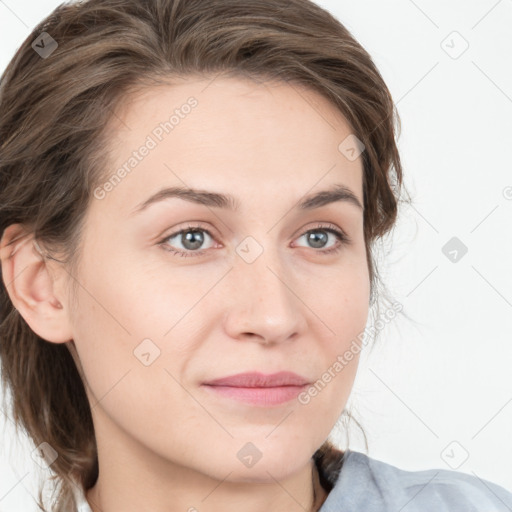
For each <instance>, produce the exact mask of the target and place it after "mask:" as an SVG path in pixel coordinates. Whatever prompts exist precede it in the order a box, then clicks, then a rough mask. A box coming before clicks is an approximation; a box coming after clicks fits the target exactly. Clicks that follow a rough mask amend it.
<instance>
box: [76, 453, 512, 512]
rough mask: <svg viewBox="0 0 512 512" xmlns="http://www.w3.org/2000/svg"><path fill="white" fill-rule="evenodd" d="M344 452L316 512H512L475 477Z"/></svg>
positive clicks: (82, 505) (83, 508)
mask: <svg viewBox="0 0 512 512" xmlns="http://www.w3.org/2000/svg"><path fill="white" fill-rule="evenodd" d="M345 452H346V453H345V457H344V462H343V466H342V468H341V471H340V474H339V476H338V479H337V480H336V484H335V486H334V488H333V489H332V490H331V492H330V493H329V495H328V496H327V499H326V500H325V502H324V504H323V505H322V507H321V508H320V512H434V511H435V512H447V511H450V512H512V493H511V492H509V491H507V490H506V489H504V488H503V487H500V486H499V485H497V484H494V483H491V482H489V481H487V480H482V479H481V478H479V477H477V476H473V475H468V474H466V473H461V472H458V471H450V470H447V469H427V470H423V471H406V470H403V469H399V468H397V467H395V466H393V465H391V464H387V463H385V462H382V461H379V460H376V459H373V458H371V457H368V456H367V455H365V454H364V453H360V452H355V451H352V450H346V451H345ZM76 497H77V500H78V504H79V506H78V512H91V509H90V507H89V505H88V504H87V501H86V500H85V498H84V496H83V495H82V494H77V496H76Z"/></svg>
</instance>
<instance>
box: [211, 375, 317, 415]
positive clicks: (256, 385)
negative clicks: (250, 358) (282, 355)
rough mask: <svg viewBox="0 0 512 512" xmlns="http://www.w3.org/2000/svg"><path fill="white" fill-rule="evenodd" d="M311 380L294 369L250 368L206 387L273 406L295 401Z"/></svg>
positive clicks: (225, 395)
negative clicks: (275, 370) (288, 370)
mask: <svg viewBox="0 0 512 512" xmlns="http://www.w3.org/2000/svg"><path fill="white" fill-rule="evenodd" d="M308 384H309V382H308V380H307V379H306V378H304V377H302V376H301V375H297V374H296V373H293V372H278V373H273V374H270V375H265V374H264V373H260V372H247V373H238V374H236V375H231V376H229V377H222V378H220V379H215V380H211V381H209V382H204V383H203V387H204V388H205V390H207V391H208V393H213V395H215V396H216V397H222V398H223V399H228V400H236V401H238V402H243V403H244V404H245V405H247V404H250V405H252V406H259V407H265V408H269V407H280V406H282V405H284V404H286V403H289V402H291V401H292V400H293V399H295V398H296V397H297V395H298V394H299V393H300V392H301V391H303V390H304V388H305V387H306V386H307V385H308Z"/></svg>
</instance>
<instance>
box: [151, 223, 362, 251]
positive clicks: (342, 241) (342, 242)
mask: <svg viewBox="0 0 512 512" xmlns="http://www.w3.org/2000/svg"><path fill="white" fill-rule="evenodd" d="M189 231H203V232H205V233H207V234H208V236H209V237H211V238H212V239H213V240H215V238H214V237H213V236H212V234H211V233H210V232H209V231H208V230H207V229H204V228H202V227H201V226H191V225H189V226H187V228H185V229H181V230H180V231H176V232H175V233H171V234H170V235H167V236H166V237H165V238H163V239H162V240H160V241H159V242H158V244H159V245H161V246H162V248H163V249H164V250H165V251H168V252H170V253H172V254H174V255H175V256H182V257H189V256H201V255H202V254H203V253H205V252H206V251H208V250H209V249H201V250H198V251H191V250H189V251H181V250H177V249H171V248H170V247H169V245H167V244H166V242H167V241H168V240H169V239H170V238H174V237H175V236H177V235H181V234H183V233H188V232H189ZM315 231H326V232H328V233H331V234H333V235H335V236H336V237H337V238H338V240H339V243H338V244H337V245H336V246H335V247H332V248H330V249H327V250H318V251H316V252H319V253H321V254H324V255H326V254H333V253H338V252H339V251H341V249H342V248H343V247H344V246H346V245H350V244H351V243H352V240H351V239H350V237H348V236H347V234H346V233H345V232H344V231H342V230H341V229H338V228H337V227H335V226H334V225H333V224H328V225H327V226H325V225H322V224H319V225H318V226H316V227H315V228H313V229H308V230H307V231H305V232H304V233H302V235H300V237H303V236H304V235H307V234H309V233H314V232H315ZM300 237H299V238H300Z"/></svg>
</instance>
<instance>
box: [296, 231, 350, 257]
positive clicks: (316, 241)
mask: <svg viewBox="0 0 512 512" xmlns="http://www.w3.org/2000/svg"><path fill="white" fill-rule="evenodd" d="M329 235H334V238H335V244H334V246H331V247H330V248H329V249H324V250H322V251H317V252H320V253H321V254H332V253H336V252H339V251H341V249H342V248H343V246H344V245H348V244H350V243H351V242H352V241H351V239H350V238H349V237H348V236H347V234H346V233H345V232H344V231H342V230H341V229H339V228H338V227H336V226H334V225H333V224H328V225H327V226H325V225H323V224H319V225H318V226H317V227H316V228H314V229H310V230H308V231H306V232H305V233H304V234H303V235H301V237H300V238H302V237H306V240H307V242H308V243H310V244H312V247H313V248H314V249H318V248H323V247H324V246H325V245H326V244H327V241H328V239H329ZM336 241H337V243H336Z"/></svg>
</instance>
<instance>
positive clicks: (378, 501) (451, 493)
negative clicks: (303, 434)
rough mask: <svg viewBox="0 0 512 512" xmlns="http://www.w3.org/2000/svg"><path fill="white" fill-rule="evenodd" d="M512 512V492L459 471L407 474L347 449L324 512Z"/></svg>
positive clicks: (424, 471) (322, 510) (434, 470)
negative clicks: (341, 511) (432, 511)
mask: <svg viewBox="0 0 512 512" xmlns="http://www.w3.org/2000/svg"><path fill="white" fill-rule="evenodd" d="M402 509H403V511H404V512H425V511H431V510H435V511H436V512H477V511H478V512H482V511H484V512H512V493H511V492H510V491H508V490H506V489H504V488H503V487H501V486H499V485H497V484H495V483H492V482H489V481H487V480H484V479H481V478H479V477H477V476H473V475H468V474H466V473H462V472H458V471H450V470H447V469H428V470H423V471H407V470H404V469H400V468H398V467H396V466H393V465H392V464H388V463H386V462H383V461H380V460H377V459H373V458H371V457H369V456H367V455H365V454H364V453H360V452H354V451H351V450H347V451H346V452H345V454H344V456H343V465H342V467H341V470H340V473H339V476H338V478H337V480H336V483H335V486H334V488H333V489H332V490H331V492H330V493H329V496H328V497H327V499H326V501H325V502H324V504H323V506H322V507H321V509H320V511H321V512H335V511H339V510H343V511H344V512H355V511H359V510H365V511H366V512H391V511H393V512H396V511H398V510H402Z"/></svg>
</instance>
